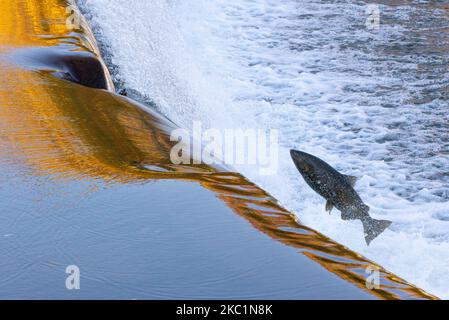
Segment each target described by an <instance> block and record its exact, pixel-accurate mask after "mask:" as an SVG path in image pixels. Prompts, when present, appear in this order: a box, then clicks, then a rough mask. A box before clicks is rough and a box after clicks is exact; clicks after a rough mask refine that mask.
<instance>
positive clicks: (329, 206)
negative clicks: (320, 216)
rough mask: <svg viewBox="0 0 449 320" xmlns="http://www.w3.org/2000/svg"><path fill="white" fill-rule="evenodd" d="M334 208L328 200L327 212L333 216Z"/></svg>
mask: <svg viewBox="0 0 449 320" xmlns="http://www.w3.org/2000/svg"><path fill="white" fill-rule="evenodd" d="M333 208H334V205H333V204H332V203H331V202H330V201H329V200H328V201H327V202H326V211H329V214H331V212H332V209H333Z"/></svg>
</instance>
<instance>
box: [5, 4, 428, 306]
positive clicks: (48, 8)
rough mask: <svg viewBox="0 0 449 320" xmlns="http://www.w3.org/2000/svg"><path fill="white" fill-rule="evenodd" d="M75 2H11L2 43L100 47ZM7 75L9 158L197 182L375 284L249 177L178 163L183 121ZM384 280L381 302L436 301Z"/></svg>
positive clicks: (54, 169)
mask: <svg viewBox="0 0 449 320" xmlns="http://www.w3.org/2000/svg"><path fill="white" fill-rule="evenodd" d="M66 5H67V3H66V2H65V1H57V0H46V1H42V0H28V1H24V0H21V1H18V0H13V1H5V0H3V1H2V2H1V7H2V9H4V14H3V19H2V20H1V21H0V34H1V35H2V36H1V37H0V41H2V43H1V42H0V44H1V46H9V47H14V48H24V47H32V46H54V45H60V44H61V42H64V41H66V40H67V39H68V37H74V39H76V41H75V44H73V46H75V47H76V46H78V47H84V48H89V47H90V46H93V47H92V48H91V49H92V50H93V51H94V52H97V48H96V47H95V40H94V39H93V37H92V35H91V34H90V31H89V30H88V29H84V31H83V30H78V31H77V32H76V33H75V34H74V33H73V32H72V33H71V31H70V30H67V28H66V27H65V18H66V16H67V13H66V10H65V7H66ZM83 32H84V33H83ZM71 49H73V48H68V49H67V50H71ZM9 51H11V50H9ZM1 52H2V49H0V53H1ZM3 52H4V51H3ZM8 54H11V55H13V54H14V53H13V52H12V51H11V52H9V53H8ZM0 71H1V73H2V83H1V84H0V106H1V107H0V129H1V131H0V148H1V149H0V150H1V151H0V152H1V153H0V156H1V159H0V162H1V161H3V162H4V161H7V162H8V161H9V162H13V163H20V164H26V166H27V167H29V168H31V170H32V172H33V174H34V175H52V176H54V177H58V178H61V179H83V180H101V181H105V182H106V183H107V184H124V183H136V182H141V181H148V180H151V179H182V180H190V181H196V182H198V183H200V184H201V185H202V186H204V187H205V188H207V189H209V190H211V191H213V192H214V193H215V194H216V195H217V196H218V197H219V198H220V199H222V200H223V201H224V202H225V203H226V204H227V205H228V206H229V207H230V208H232V210H233V211H234V212H236V213H237V214H238V215H240V216H242V217H244V218H245V219H246V220H247V221H249V222H250V223H251V224H252V225H253V226H254V227H255V228H256V229H258V230H260V231H261V232H263V233H264V234H266V235H268V236H270V237H271V238H272V239H275V240H277V241H280V242H282V243H284V244H285V245H288V246H290V247H294V248H297V249H298V251H299V252H300V253H302V254H304V255H306V256H307V257H309V258H310V259H312V260H314V261H316V262H317V263H319V264H320V265H321V266H323V267H324V268H325V269H327V270H329V271H331V272H333V273H335V274H337V275H338V276H340V277H341V278H343V279H345V280H347V281H349V282H351V283H353V284H355V285H357V286H358V287H360V288H361V289H363V290H367V289H366V284H365V279H366V274H365V269H366V267H367V266H371V265H373V263H372V262H370V261H368V260H366V259H364V258H363V257H362V256H360V255H358V254H357V253H355V252H352V251H350V250H347V249H346V248H345V247H343V246H342V245H339V244H337V243H335V242H333V241H332V240H330V239H328V238H327V237H325V236H323V235H321V234H319V233H317V232H316V231H314V230H312V229H310V228H308V227H306V226H303V225H301V224H300V223H299V222H298V221H297V219H296V218H295V216H294V215H292V214H291V213H289V212H288V211H286V210H285V209H283V208H282V207H280V206H279V205H278V203H277V202H276V200H275V199H273V198H272V197H271V196H270V195H269V194H267V193H266V192H265V191H263V190H261V189H260V188H258V187H256V186H255V185H254V184H252V183H250V182H249V181H247V180H246V179H245V178H244V177H242V176H241V175H239V174H237V173H232V172H219V170H217V169H215V168H212V167H208V166H205V165H197V166H176V165H173V164H171V162H170V159H169V151H170V148H171V146H172V145H173V142H170V139H169V135H168V132H170V129H171V128H173V125H172V124H171V123H170V122H169V121H168V120H166V119H163V118H162V117H160V116H158V115H156V114H154V113H152V112H151V111H149V110H146V109H144V108H143V107H141V106H139V105H137V104H135V103H133V102H132V101H130V100H128V99H126V98H123V97H119V96H117V95H115V94H112V93H110V92H107V91H104V90H96V89H91V88H87V87H83V86H80V85H76V84H73V83H70V82H67V81H63V80H60V79H58V78H56V77H54V76H52V75H51V74H50V73H49V72H48V71H36V70H34V71H33V70H25V69H23V68H20V67H18V66H14V65H12V64H11V63H9V62H7V59H6V58H5V57H4V56H3V57H2V56H0ZM381 277H382V284H383V285H382V289H379V290H373V291H369V290H367V291H369V292H370V293H371V294H373V295H375V296H377V297H379V298H385V299H399V298H411V297H413V298H425V299H431V298H434V297H433V296H431V295H428V294H427V293H425V292H423V291H422V290H420V289H418V288H416V287H414V286H411V285H409V284H408V283H406V282H405V281H403V280H401V279H399V278H397V277H395V276H394V275H392V274H390V273H388V272H386V271H384V270H382V269H381Z"/></svg>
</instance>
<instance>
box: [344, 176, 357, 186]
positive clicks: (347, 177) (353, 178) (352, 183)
mask: <svg viewBox="0 0 449 320" xmlns="http://www.w3.org/2000/svg"><path fill="white" fill-rule="evenodd" d="M345 177H346V180H348V182H349V184H350V185H351V187H353V188H354V187H355V183H356V182H357V177H354V176H345Z"/></svg>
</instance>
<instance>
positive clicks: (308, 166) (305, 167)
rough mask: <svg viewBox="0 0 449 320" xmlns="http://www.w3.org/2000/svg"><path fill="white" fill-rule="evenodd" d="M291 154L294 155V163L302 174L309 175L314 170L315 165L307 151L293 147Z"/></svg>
mask: <svg viewBox="0 0 449 320" xmlns="http://www.w3.org/2000/svg"><path fill="white" fill-rule="evenodd" d="M290 156H291V157H292V160H293V163H294V164H295V166H296V168H297V169H298V170H299V172H300V173H301V174H303V175H309V174H310V173H312V172H313V171H314V167H313V165H312V163H311V161H310V159H309V155H308V154H307V153H304V152H301V151H297V150H293V149H292V150H290Z"/></svg>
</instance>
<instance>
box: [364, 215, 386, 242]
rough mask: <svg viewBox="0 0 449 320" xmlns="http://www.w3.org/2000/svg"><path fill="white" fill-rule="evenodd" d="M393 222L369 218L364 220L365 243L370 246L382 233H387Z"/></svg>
mask: <svg viewBox="0 0 449 320" xmlns="http://www.w3.org/2000/svg"><path fill="white" fill-rule="evenodd" d="M391 223H392V222H391V221H389V220H376V219H373V218H371V217H370V216H367V217H366V218H364V219H362V224H363V231H364V233H365V241H366V244H367V245H368V246H369V244H370V243H371V241H373V240H374V239H375V238H377V237H378V236H379V235H380V234H381V233H382V232H384V231H385V229H387V228H388V227H389V226H390V225H391Z"/></svg>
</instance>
